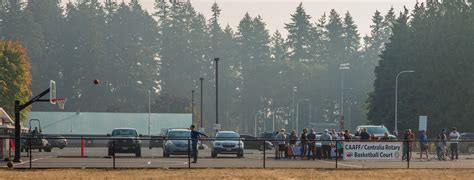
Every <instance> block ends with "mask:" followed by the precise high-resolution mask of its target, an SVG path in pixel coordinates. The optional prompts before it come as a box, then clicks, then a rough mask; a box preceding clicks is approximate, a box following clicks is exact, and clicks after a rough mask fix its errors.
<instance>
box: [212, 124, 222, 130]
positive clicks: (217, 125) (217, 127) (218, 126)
mask: <svg viewBox="0 0 474 180" xmlns="http://www.w3.org/2000/svg"><path fill="white" fill-rule="evenodd" d="M213 129H216V130H220V129H221V124H214V126H213Z"/></svg>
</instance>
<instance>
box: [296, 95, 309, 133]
mask: <svg viewBox="0 0 474 180" xmlns="http://www.w3.org/2000/svg"><path fill="white" fill-rule="evenodd" d="M303 101H308V102H309V99H302V100H299V101H298V103H296V131H298V127H299V119H300V110H299V105H300V103H301V102H303ZM311 106H312V104H311V103H309V119H310V121H311Z"/></svg>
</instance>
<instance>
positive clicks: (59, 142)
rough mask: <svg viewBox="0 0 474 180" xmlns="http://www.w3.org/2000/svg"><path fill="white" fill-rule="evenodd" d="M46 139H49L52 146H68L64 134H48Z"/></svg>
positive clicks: (61, 147) (60, 147)
mask: <svg viewBox="0 0 474 180" xmlns="http://www.w3.org/2000/svg"><path fill="white" fill-rule="evenodd" d="M46 139H47V140H48V142H49V144H50V145H51V147H53V148H54V147H56V148H59V149H63V148H65V147H66V146H67V140H66V138H65V137H64V136H60V135H52V136H51V135H50V136H46Z"/></svg>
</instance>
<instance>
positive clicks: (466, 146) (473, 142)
mask: <svg viewBox="0 0 474 180" xmlns="http://www.w3.org/2000/svg"><path fill="white" fill-rule="evenodd" d="M459 139H460V142H459V151H460V152H461V153H468V154H474V133H462V134H461V137H460V138H459Z"/></svg>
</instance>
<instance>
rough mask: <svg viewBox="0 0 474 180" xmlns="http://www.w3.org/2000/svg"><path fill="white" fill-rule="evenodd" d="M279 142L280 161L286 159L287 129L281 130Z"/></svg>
mask: <svg viewBox="0 0 474 180" xmlns="http://www.w3.org/2000/svg"><path fill="white" fill-rule="evenodd" d="M276 136H277V137H276V139H277V141H278V159H281V158H284V157H285V145H286V135H285V129H281V130H280V132H279V133H278V134H277V135H276Z"/></svg>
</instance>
